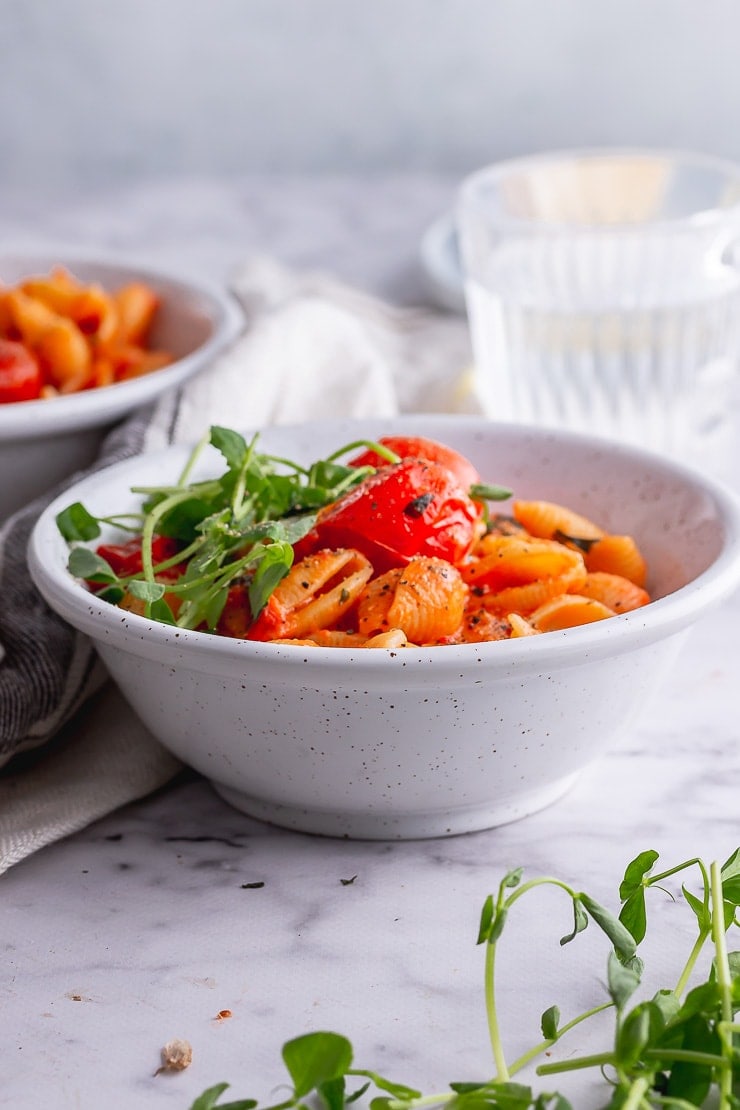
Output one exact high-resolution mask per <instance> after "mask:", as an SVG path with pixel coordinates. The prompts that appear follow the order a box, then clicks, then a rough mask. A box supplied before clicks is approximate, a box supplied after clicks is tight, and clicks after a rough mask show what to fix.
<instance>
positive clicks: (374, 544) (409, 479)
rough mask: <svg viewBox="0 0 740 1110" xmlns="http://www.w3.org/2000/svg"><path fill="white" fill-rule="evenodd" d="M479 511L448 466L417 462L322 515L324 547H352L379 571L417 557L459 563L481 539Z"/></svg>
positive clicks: (317, 534) (388, 472) (380, 477)
mask: <svg viewBox="0 0 740 1110" xmlns="http://www.w3.org/2000/svg"><path fill="white" fill-rule="evenodd" d="M477 521H478V506H477V505H476V504H475V502H474V501H472V500H471V499H470V497H468V495H467V493H466V492H465V489H464V488H463V487H462V486H461V485H460V483H459V481H458V480H457V479H456V477H455V476H454V475H453V474H452V472H451V471H450V470H448V469H447V468H446V467H444V466H440V465H439V464H437V463H433V462H427V461H425V460H421V459H417V458H409V459H403V460H402V461H401V462H399V463H395V464H393V465H391V466H384V467H383V468H382V469H381V470H378V472H377V473H376V474H373V475H372V476H371V477H369V478H368V479H366V481H364V482H363V483H362V484H361V485H360V486H357V487H356V488H355V489H353V490H350V492H349V493H347V494H346V495H345V496H344V497H342V498H340V499H339V501H336V502H334V504H333V505H329V506H328V507H327V508H326V509H323V510H322V511H321V512H320V513H319V518H318V520H317V523H316V528H315V530H314V532H313V533H312V538H313V541H314V542H315V543H317V544H318V545H319V546H321V547H330V548H338V547H352V548H355V549H356V550H358V551H361V552H362V554H363V555H365V556H366V557H367V558H368V559H369V560H370V562H371V563H372V564H373V566H374V567H375V568H376V571H379V572H380V571H382V570H388V569H390V568H391V567H398V566H405V565H406V563H408V562H409V560H410V559H412V558H413V557H414V556H415V555H428V556H436V557H437V558H440V559H445V560H446V561H447V562H450V563H453V564H455V563H459V562H460V561H461V560H462V559H464V558H465V556H466V555H467V554H468V552H469V551H470V548H471V547H472V545H473V542H474V540H475V535H476V524H477Z"/></svg>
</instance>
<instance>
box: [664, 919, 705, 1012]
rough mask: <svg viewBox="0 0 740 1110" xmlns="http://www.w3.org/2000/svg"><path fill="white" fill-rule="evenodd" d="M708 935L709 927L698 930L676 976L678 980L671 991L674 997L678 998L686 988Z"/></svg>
mask: <svg viewBox="0 0 740 1110" xmlns="http://www.w3.org/2000/svg"><path fill="white" fill-rule="evenodd" d="M708 936H709V929H700V930H699V936H698V937H697V938H696V941H695V942H694V947H693V948H692V949H691V952H690V954H689V958H688V960H687V961H686V965H685V967H684V969H683V971H682V972H681V974H680V976H679V978H678V982H677V983H676V986H675V988H674V991H673V993H674V994H675V996H676V998H680V997H681V995H682V994H683V992H684V991H685V990H686V986H687V984H688V981H689V979H690V978H691V973H692V971H693V970H694V966H695V964H696V961H697V959H698V958H699V953H700V952H701V950H702V948H703V947H704V944H705V942H706V939H707V937H708Z"/></svg>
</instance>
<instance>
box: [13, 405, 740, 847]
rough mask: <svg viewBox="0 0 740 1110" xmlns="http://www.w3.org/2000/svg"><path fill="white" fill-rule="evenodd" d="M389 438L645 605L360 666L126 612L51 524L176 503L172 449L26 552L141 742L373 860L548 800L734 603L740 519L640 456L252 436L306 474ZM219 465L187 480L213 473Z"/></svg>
mask: <svg viewBox="0 0 740 1110" xmlns="http://www.w3.org/2000/svg"><path fill="white" fill-rule="evenodd" d="M386 434H401V435H419V436H427V437H430V438H433V439H435V440H438V441H440V442H442V443H445V444H448V445H450V446H451V447H453V448H456V449H457V450H459V451H461V452H462V453H463V454H464V455H466V456H467V457H468V458H469V459H470V460H471V462H472V463H473V465H474V466H475V467H476V468H477V470H478V472H479V473H480V475H481V477H482V480H483V481H484V482H489V483H497V484H501V485H504V486H507V487H509V488H511V489H512V490H513V491H514V494H515V496H516V497H518V498H521V499H529V500H549V501H554V502H558V503H560V504H564V505H567V506H569V508H570V509H572V510H573V511H575V512H578V513H581V514H583V516H585V517H588V518H591V519H594V520H598V521H599V522H600V524H602V526H603V527H605V528H606V529H608V530H610V531H613V532H619V533H630V534H631V535H633V536H634V537H635V538H636V540H637V541H638V543H639V546H640V549H641V551H642V552H643V554H644V556H645V558H646V561H647V565H648V568H649V572H648V581H647V586H648V590H649V593H650V596H651V598H653V599H654V600H652V601H651V602H650V603H649V604H647V605H644V606H642V607H640V608H639V609H636V610H634V611H632V612H627V613H622V614H620V615H618V616H616V617H613V618H610V619H608V620H600V621H597V622H596V623H593V624H588V625H584V626H582V627H576V628H569V629H565V630H556V631H551V632H548V633H547V635H539V636H524V637H521V638H517V639H505V640H496V641H492V642H484V643H464V644H452V645H446V646H444V647H438V646H430V647H406V648H401V649H396V650H394V649H385V648H376V649H375V650H372V651H368V650H365V649H363V648H361V647H360V648H356V649H355V648H350V647H348V648H339V649H337V648H325V647H321V646H319V647H316V646H311V647H300V646H297V645H295V644H292V645H288V644H285V645H283V644H279V643H263V642H255V641H250V640H246V639H233V638H228V637H221V636H214V635H211V634H208V633H206V632H202V631H191V630H188V629H184V628H174V627H172V626H171V625H166V624H161V623H158V622H157V621H153V620H149V619H147V618H146V617H144V616H140V615H137V614H135V613H128V612H124V611H122V610H120V609H118V608H116V607H115V606H113V605H111V604H109V603H108V602H106V601H105V600H102V599H100V598H98V597H96V596H95V595H93V594H91V593H90V592H89V591H88V590H87V589H86V587H85V585H84V584H83V583H81V582H79V581H77V580H75V579H74V578H73V577H72V576H71V575H70V573H69V571H68V570H67V560H68V555H69V552H68V548H67V544H66V543H65V541H64V539H63V538H62V536H61V534H60V532H59V530H58V528H57V525H56V515H57V514H58V513H59V512H60V511H61V510H63V509H65V508H66V507H67V506H69V504H70V503H71V502H74V501H81V502H83V503H84V504H85V505H86V506H87V507H88V508H89V509H90V510H91V511H92V512H93V513H94V514H95V515H97V516H103V515H107V514H108V513H110V512H115V513H120V512H125V511H127V510H129V509H131V510H133V509H134V508H137V507H139V505H140V498H137V497H136V495H134V494H132V493H131V487H132V486H150V485H161V484H162V483H163V482H166V481H168V479H169V480H172V482H173V483H174V482H175V481H176V480H177V478H178V477H179V474H180V472H181V470H182V468H183V466H184V464H185V460H186V459H187V457H188V455H189V451H188V450H187V449H183V448H172V449H170V450H168V451H166V452H162V453H157V454H155V455H149V456H142V457H140V458H137V459H133V460H129V461H128V462H125V463H122V464H119V465H117V466H115V467H111V468H109V469H108V470H106V471H102V472H100V473H98V474H95V475H92V476H90V477H89V478H87V479H85V480H84V481H83V482H81V483H79V484H78V485H77V486H76V487H74V488H72V489H71V490H68V491H67V492H66V493H65V494H64V496H63V497H60V498H58V499H57V500H56V501H55V502H54V503H53V504H52V505H51V506H50V507H49V509H47V510H46V512H45V513H44V514H43V515H42V517H41V518H40V520H39V522H38V524H37V526H36V529H35V531H34V534H33V536H32V539H31V544H30V548H29V564H30V567H31V572H32V575H33V577H34V580H35V582H36V584H37V586H38V588H39V590H40V591H41V593H42V594H43V596H44V597H45V599H46V600H47V602H48V603H49V604H50V605H51V606H52V608H54V609H55V610H56V611H57V612H58V613H59V614H60V615H61V616H62V617H63V618H64V619H65V620H67V621H68V622H69V623H71V624H72V625H73V626H74V627H75V628H77V629H79V630H80V631H82V632H84V633H86V634H87V635H88V636H90V637H91V639H92V640H93V642H94V644H95V646H96V648H97V650H98V652H99V654H100V655H101V657H102V659H103V661H104V662H105V664H106V665H107V667H108V669H109V671H110V673H111V675H112V677H113V679H114V680H115V681H116V682H117V683H118V685H119V686H120V688H121V690H122V691H123V693H124V695H125V696H126V697H127V698H128V699H129V701H130V702H131V704H132V706H133V707H134V709H135V710H136V712H137V713H138V714H139V716H140V717H141V719H142V720H143V722H144V723H145V724H146V725H147V727H148V728H149V729H150V730H151V731H152V733H153V734H154V735H155V736H156V737H157V738H158V739H159V740H160V741H161V742H162V743H163V744H164V745H165V746H167V747H168V748H169V749H170V750H172V751H173V752H174V753H175V754H176V755H178V756H179V757H180V758H181V759H183V760H184V761H185V762H186V763H188V764H190V765H191V766H192V767H194V768H195V769H196V770H198V771H200V772H201V773H202V774H204V775H205V776H206V777H208V778H209V779H210V780H211V781H212V782H213V784H214V786H215V788H216V789H217V790H218V791H219V792H220V793H221V794H222V795H223V797H224V798H226V800H228V801H229V802H231V803H232V804H234V805H236V806H237V807H238V808H240V809H243V810H244V811H245V812H247V813H249V814H251V815H253V816H255V817H258V818H261V819H263V820H267V821H271V822H274V823H276V824H279V825H284V826H286V827H289V828H294V829H298V830H303V831H306V832H314V833H321V834H326V835H335V836H350V837H359V838H370V839H405V838H413V837H430V836H446V835H451V834H455V833H462V832H468V831H473V830H476V829H482V828H488V827H493V826H496V825H500V824H503V823H505V822H507V821H511V820H515V819H517V818H520V817H524V816H526V815H527V814H530V813H533V812H535V811H536V810H538V809H540V808H542V807H543V806H545V805H547V804H549V803H550V802H553V801H554V800H555V799H557V798H558V797H560V796H561V795H562V794H563V793H564V792H565V791H566V790H567V789H568V788H569V787H570V785H571V784H572V783H573V782H574V781H575V779H576V778H577V776H578V774H579V772H580V771H581V770H582V769H583V768H584V767H585V766H586V765H587V764H589V763H590V762H591V761H592V760H594V759H595V758H596V757H597V756H598V755H599V753H600V752H602V751H603V750H604V749H605V748H606V747H607V746H608V745H609V744H610V743H611V742H612V741H613V739H614V738H615V737H616V736H617V735H618V734H619V733H620V732H623V731H624V730H625V729H626V728H628V727H629V724H630V722H631V721H632V720H634V718H635V716H636V715H637V714H638V713H639V710H640V708H641V706H642V704H643V703H644V701H645V699H646V698H647V696H648V695H649V694H651V693H652V691H653V690H654V688H655V686H656V684H657V683H658V682H659V681H660V679H661V676H662V675H663V674H664V673H665V671H666V669H667V668H668V667H669V666H670V664H671V662H672V660H673V659H674V657H675V654H676V652H677V650H678V648H679V646H680V643H681V640H682V638H683V635H684V634H685V633H686V632H687V630H688V629H689V628H690V626H691V624H692V623H693V622H694V621H696V620H697V619H698V618H699V617H700V616H701V615H702V614H703V613H704V612H706V611H708V610H709V609H711V608H712V606H715V605H718V604H719V603H720V602H721V601H722V600H723V599H724V598H726V597H727V596H728V595H729V594H730V593H731V592H732V590H733V589H734V588H735V587H736V586H737V585H738V582H739V581H740V509H739V508H738V503H737V500H736V499H735V498H734V496H733V495H732V494H730V493H729V492H728V491H726V490H725V489H724V488H723V487H722V486H720V485H718V484H716V483H714V482H713V481H711V480H710V479H708V478H705V477H704V476H702V475H701V474H699V473H697V472H694V471H692V470H690V469H688V468H684V467H681V466H678V465H676V464H674V463H671V462H668V461H665V460H663V459H662V458H660V457H658V456H656V455H652V454H650V453H647V452H642V451H639V450H636V449H631V448H627V447H624V446H620V445H618V444H615V443H610V442H605V441H600V440H596V439H592V438H588V437H581V436H577V435H574V434H568V433H564V432H558V431H552V430H546V429H534V428H524V427H517V426H515V425H508V424H507V425H496V424H494V423H491V422H489V421H486V420H482V419H478V418H475V417H452V416H431V415H430V416H413V417H399V418H396V419H393V420H388V419H386V420H382V421H381V420H374V421H334V422H327V423H318V424H306V425H301V426H295V427H282V428H272V429H267V430H265V431H264V432H263V433H262V435H261V437H260V441H259V442H260V450H262V451H265V452H269V453H272V454H274V455H277V456H280V457H283V458H286V457H287V458H293V459H296V460H297V461H299V462H304V463H310V462H312V461H314V460H315V459H317V458H320V457H324V456H325V455H327V454H329V453H331V452H332V451H333V450H336V449H337V447H339V446H341V445H342V444H346V443H350V442H352V441H354V440H360V439H372V440H377V439H378V438H380V437H381V436H383V435H386ZM214 456H215V452H214V453H213V455H210V454H209V453H208V452H206V453H204V454H203V455H202V456H201V458H200V460H199V462H198V464H197V467H198V469H197V471H195V472H194V473H193V475H192V476H191V477H199V476H201V477H207V476H212V475H214V474H216V473H218V466H219V463H218V460H217V458H215V457H214ZM103 538H104V539H105V538H106V537H105V536H104V537H103Z"/></svg>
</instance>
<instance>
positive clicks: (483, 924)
mask: <svg viewBox="0 0 740 1110" xmlns="http://www.w3.org/2000/svg"><path fill="white" fill-rule="evenodd" d="M493 914H494V906H493V895H492V894H489V895H488V897H487V898H486V900H485V902H484V903H483V909H482V910H481V912H480V924H479V926H478V939H477V940H476V942H475V943H476V944H483V942H484V941H487V940H488V935H489V933H490V931H491V925H492V924H493Z"/></svg>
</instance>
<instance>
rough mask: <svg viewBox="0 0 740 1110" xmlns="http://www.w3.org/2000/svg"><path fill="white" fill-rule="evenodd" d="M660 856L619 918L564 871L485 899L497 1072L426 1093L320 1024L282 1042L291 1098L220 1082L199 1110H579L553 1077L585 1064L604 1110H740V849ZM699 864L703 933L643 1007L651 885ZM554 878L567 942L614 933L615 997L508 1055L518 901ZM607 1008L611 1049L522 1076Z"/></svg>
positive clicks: (643, 861) (552, 1022) (696, 901)
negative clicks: (247, 1093)
mask: <svg viewBox="0 0 740 1110" xmlns="http://www.w3.org/2000/svg"><path fill="white" fill-rule="evenodd" d="M658 858H659V857H658V853H657V852H655V851H652V850H651V851H645V852H642V853H640V855H639V856H637V857H636V858H635V859H634V860H632V861H631V863H630V864H629V866H628V867H627V869H626V871H625V874H624V878H623V880H622V883H621V885H620V888H619V898H620V902H621V910H620V913H619V915H618V916H615V915H614V914H613V913H611V912H610V911H609V910H608V909H606V908H604V906H602V905H601V904H600V903H599V902H597V901H595V900H594V899H593V898H592V897H591V896H590V895H588V894H586V893H585V892H583V891H579V890H576V889H575V888H574V887H572V886H570V885H569V884H568V883H565V882H562V881H561V880H559V879H554V878H549V877H540V878H534V879H530V880H528V881H523V873H522V870H521V869H520V868H519V869H516V870H512V871H509V872H508V873H507V874H506V875H504V877H503V878H502V880H501V882H500V883H499V886H498V891H497V892H496V894H491V895H489V896H488V897H487V898H486V900H485V902H484V903H483V908H482V911H481V915H480V923H479V928H478V936H477V943H478V944H480V945H485V971H484V985H485V1006H486V1015H487V1020H488V1029H489V1034H490V1042H491V1052H492V1057H493V1063H494V1068H495V1072H494V1076H493V1078H492V1079H490V1080H486V1081H483V1082H454V1083H451V1084H450V1085H449V1090H447V1091H443V1092H439V1093H436V1094H422V1091H421V1090H420V1089H417V1088H416V1087H410V1086H407V1085H406V1084H402V1083H396V1082H393V1081H391V1080H389V1079H386V1078H384V1077H383V1076H382V1075H380V1074H378V1073H377V1072H375V1071H371V1070H368V1069H367V1068H361V1067H356V1066H355V1064H354V1062H353V1049H352V1044H351V1042H350V1041H349V1040H348V1039H347V1038H346V1037H344V1036H341V1035H340V1034H338V1033H333V1032H315V1033H306V1034H303V1035H302V1036H299V1037H296V1038H294V1039H293V1040H290V1041H287V1042H286V1043H285V1044H284V1045H283V1049H282V1058H283V1063H284V1065H285V1068H286V1069H287V1072H288V1076H289V1078H290V1081H291V1084H292V1094H290V1095H289V1096H288V1097H286V1098H285V1099H283V1100H282V1101H280V1102H278V1103H275V1104H274V1105H271V1106H262V1105H261V1104H259V1103H258V1100H256V1099H252V1098H248V1099H242V1100H238V1101H236V1102H220V1101H219V1100H220V1098H221V1095H222V1094H223V1093H224V1092H225V1091H226V1090H227V1089H228V1087H229V1084H228V1083H218V1084H216V1085H215V1086H213V1087H210V1088H208V1090H206V1091H204V1092H203V1093H202V1094H201V1095H200V1096H199V1097H198V1098H197V1099H196V1100H195V1102H193V1103H192V1105H191V1107H190V1110H255V1108H257V1107H258V1106H259V1110H306V1108H307V1106H308V1105H309V1103H318V1104H319V1106H321V1107H323V1110H343V1108H344V1107H345V1106H348V1105H349V1104H350V1103H352V1102H356V1101H357V1100H358V1099H359V1098H361V1097H362V1096H363V1095H364V1094H365V1093H366V1092H368V1091H371V1094H372V1093H373V1092H375V1093H374V1097H371V1100H370V1110H421V1108H422V1107H424V1108H426V1107H430V1106H440V1107H445V1108H447V1110H495V1108H497V1107H498V1108H501V1110H573V1108H572V1104H571V1103H570V1102H569V1100H568V1098H567V1097H566V1096H565V1095H563V1094H560V1093H558V1092H557V1091H553V1090H551V1089H549V1084H550V1082H551V1081H552V1079H553V1077H555V1076H559V1075H561V1074H564V1073H566V1072H571V1071H576V1070H582V1069H586V1068H592V1069H597V1070H599V1071H600V1072H601V1074H602V1075H603V1078H604V1083H605V1086H606V1091H605V1094H604V1103H603V1110H652V1108H656V1110H657V1108H658V1107H674V1108H675V1110H690V1108H691V1107H702V1106H705V1105H707V1100H708V1099H711V1100H712V1101H711V1106H712V1107H713V1108H716V1110H738V1108H739V1107H740V1021H738V1020H737V1018H738V1013H739V1012H740V952H738V951H729V950H728V946H727V934H728V932H729V931H730V930H731V929H734V928H735V929H736V928H738V927H740V918H739V916H738V907H740V848H738V849H736V851H735V852H733V854H732V855H731V856H730V857H729V859H728V860H727V861H726V862H725V863H724V865H722V866H720V865H719V864H718V863H712V864H711V865H710V866H707V865H706V864H705V863H704V862H703V861H702V860H700V859H690V860H686V861H685V862H683V863H679V864H677V865H676V866H674V867H670V868H668V869H667V870H663V871H659V872H657V873H655V872H654V870H653V869H654V867H655V864H656V863H657V861H658ZM688 871H692V872H693V871H697V872H698V875H699V882H700V890H699V893H698V894H696V893H694V892H692V891H691V890H689V889H688V887H687V886H686V884H685V883H684V885H683V886H682V888H681V891H682V894H683V898H684V900H685V903H686V905H687V906H688V907H689V908H690V910H691V911H692V913H693V914H694V916H695V917H696V923H697V927H698V935H697V937H696V941H695V943H694V944H693V946H692V948H691V950H690V952H689V955H688V957H687V959H686V962H685V964H684V966H683V968H682V969H681V971H680V973H679V975H678V979H677V981H676V984H675V986H673V987H669V988H666V989H662V990H659V991H658V992H657V993H655V994H654V995H653V997H652V998H647V999H643V1000H641V1001H638V1002H637V1003H636V1004H633V998H634V996H635V995H636V992H637V991H638V989H639V987H640V984H641V981H642V975H643V963H642V960H641V959H640V957H639V956H638V955H637V949H638V946H639V944H640V943H641V942H642V940H643V939H644V937H645V935H646V932H647V909H646V898H645V895H646V892H647V891H648V890H649V889H650V888H651V887H657V888H662V886H663V884H664V883H665V882H666V881H667V880H668V879H670V878H671V877H673V876H675V875H679V874H682V873H684V872H688ZM543 886H553V887H556V888H558V889H559V890H561V891H562V892H563V893H564V894H565V895H566V897H567V899H569V901H570V903H571V908H572V912H573V928H572V931H571V932H569V933H568V934H566V935H565V936H563V937H562V938H561V940H560V943H561V945H563V944H569V943H571V941H573V940H574V939H575V937H576V936H577V935H578V934H579V933H581V932H583V930H584V929H586V928H587V927H588V925H589V924H591V923H592V924H593V925H595V926H596V927H597V928H598V929H600V930H601V931H602V933H604V934H605V936H606V938H607V939H608V941H609V944H610V952H609V956H608V965H607V995H608V999H607V1000H606V1001H605V1002H603V1003H602V1004H600V1005H597V1006H594V1007H593V1008H592V1009H590V1010H587V1011H586V1012H584V1013H582V1014H579V1015H578V1016H576V1017H574V1018H571V1019H570V1020H568V1021H566V1022H561V1016H560V1011H559V1009H558V1007H557V1006H550V1007H548V1009H546V1010H545V1011H544V1013H543V1014H542V1017H541V1039H540V1040H539V1041H538V1043H537V1044H535V1045H534V1047H533V1048H531V1049H530V1050H529V1051H527V1052H525V1053H523V1054H522V1055H521V1056H519V1057H518V1059H516V1060H513V1061H511V1062H509V1061H508V1060H507V1057H506V1053H505V1050H504V1042H503V1037H502V1033H501V1029H500V1015H499V1012H498V1005H497V999H496V971H495V968H496V959H497V955H498V947H499V943H500V940H501V937H502V935H503V933H504V931H505V927H506V926H507V924H508V922H509V920H510V918H511V914H512V911H514V909H515V907H516V904H517V903H518V902H519V900H520V899H521V898H522V897H524V896H525V895H526V894H528V893H529V892H530V891H532V890H534V889H535V888H537V887H543ZM707 942H711V946H712V949H713V958H712V961H711V966H710V968H709V971H708V974H707V976H706V978H705V979H704V981H703V982H700V983H699V984H697V985H695V986H692V987H691V988H690V987H689V981H690V979H691V978H692V976H693V975H694V973H695V971H696V968H697V963H698V960H699V957H700V955H701V953H702V951H703V950H704V947H705V944H706V943H707ZM604 1010H612V1011H613V1013H614V1036H613V1040H612V1044H611V1046H610V1047H609V1048H607V1049H606V1050H605V1051H603V1052H600V1053H593V1054H590V1055H586V1056H578V1055H569V1056H568V1057H567V1058H565V1059H564V1060H562V1061H557V1062H550V1063H544V1064H539V1065H538V1066H537V1067H536V1074H537V1076H538V1077H539V1078H540V1079H544V1080H545V1082H546V1084H548V1089H546V1090H543V1091H539V1092H537V1091H535V1090H534V1088H533V1087H532V1086H531V1085H527V1084H524V1083H520V1082H518V1081H516V1079H515V1078H514V1077H515V1076H516V1075H517V1074H518V1073H519V1072H520V1071H521V1070H522V1069H524V1068H525V1067H526V1066H527V1065H529V1064H532V1063H533V1061H535V1060H536V1059H537V1058H538V1057H540V1056H542V1055H543V1054H544V1053H546V1052H548V1050H549V1049H551V1048H552V1046H553V1045H554V1044H556V1043H557V1042H558V1041H560V1040H561V1038H563V1037H564V1036H566V1034H568V1033H570V1032H571V1030H573V1029H575V1028H576V1027H577V1026H579V1025H581V1023H582V1022H586V1021H588V1019H589V1018H592V1017H593V1016H594V1015H596V1014H597V1013H600V1012H602V1011H604ZM350 1088H351V1089H350Z"/></svg>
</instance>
